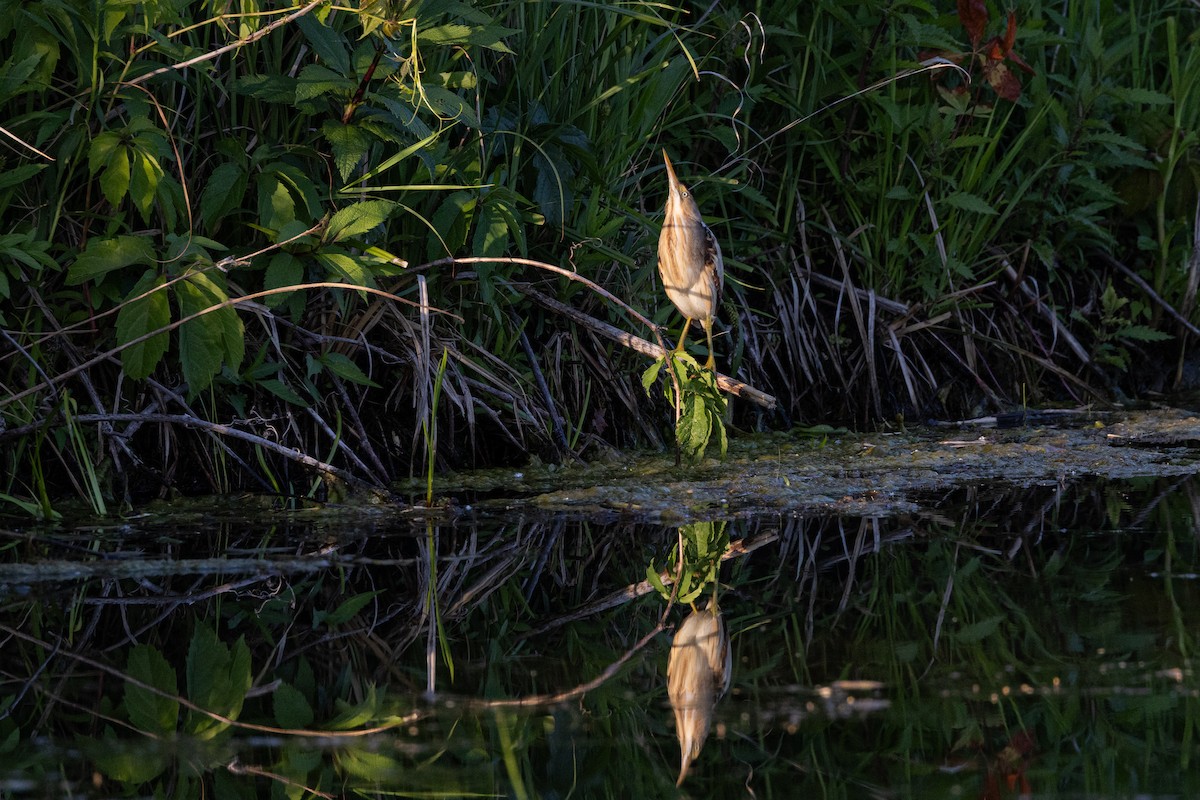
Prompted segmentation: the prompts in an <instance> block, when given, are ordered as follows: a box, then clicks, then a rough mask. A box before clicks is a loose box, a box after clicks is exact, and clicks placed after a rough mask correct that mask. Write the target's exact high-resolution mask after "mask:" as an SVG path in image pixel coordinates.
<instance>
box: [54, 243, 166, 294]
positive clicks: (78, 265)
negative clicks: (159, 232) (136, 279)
mask: <svg viewBox="0 0 1200 800" xmlns="http://www.w3.org/2000/svg"><path fill="white" fill-rule="evenodd" d="M153 263H154V250H153V248H151V246H150V243H149V242H148V241H147V240H146V239H144V238H142V237H140V236H116V237H113V238H111V239H92V240H91V241H90V242H89V243H88V246H87V249H86V250H84V251H83V252H82V253H81V254H80V255H79V258H77V259H75V263H74V264H72V265H71V267H70V268H69V269H68V270H67V283H68V284H69V285H71V286H76V285H78V284H81V283H84V282H85V281H89V280H92V279H93V278H99V277H101V276H102V275H105V274H107V273H109V272H112V271H113V270H117V269H121V268H122V267H128V266H130V265H132V264H145V265H147V266H149V265H151V264H153Z"/></svg>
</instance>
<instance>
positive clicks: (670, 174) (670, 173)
mask: <svg viewBox="0 0 1200 800" xmlns="http://www.w3.org/2000/svg"><path fill="white" fill-rule="evenodd" d="M663 161H665V162H667V180H668V181H670V182H671V188H675V187H676V186H678V185H679V178H677V177H675V166H674V165H673V164H672V163H671V157H670V156H669V155H667V151H666V150H663Z"/></svg>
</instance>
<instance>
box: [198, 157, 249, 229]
mask: <svg viewBox="0 0 1200 800" xmlns="http://www.w3.org/2000/svg"><path fill="white" fill-rule="evenodd" d="M246 183H247V176H246V170H245V169H244V168H243V167H242V166H241V165H240V164H234V163H232V162H226V163H224V164H221V165H220V166H218V167H217V168H216V169H214V170H213V172H212V175H210V176H209V178H208V184H207V185H206V186H205V187H204V191H203V192H201V194H200V219H201V220H203V221H204V226H205V227H206V228H208V229H209V230H210V231H211V230H212V228H213V227H214V226H215V225H216V224H217V223H218V222H220V221H221V219H222V218H224V217H225V216H226V215H227V214H229V213H230V212H232V211H234V210H236V209H238V208H241V205H242V199H243V198H244V197H245V196H246Z"/></svg>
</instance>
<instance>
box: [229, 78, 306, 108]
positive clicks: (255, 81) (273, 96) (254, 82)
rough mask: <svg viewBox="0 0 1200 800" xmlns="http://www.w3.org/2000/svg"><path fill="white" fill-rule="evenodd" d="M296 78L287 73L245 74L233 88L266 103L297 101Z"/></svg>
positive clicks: (239, 92)
mask: <svg viewBox="0 0 1200 800" xmlns="http://www.w3.org/2000/svg"><path fill="white" fill-rule="evenodd" d="M297 83H298V81H297V80H296V79H295V78H292V77H289V76H287V75H244V76H242V77H240V78H238V79H237V80H235V81H234V82H233V90H234V91H235V92H237V93H238V94H244V95H249V96H250V97H253V98H255V99H256V100H262V101H263V102H266V103H286V104H287V105H292V104H293V103H295V102H296V84H297Z"/></svg>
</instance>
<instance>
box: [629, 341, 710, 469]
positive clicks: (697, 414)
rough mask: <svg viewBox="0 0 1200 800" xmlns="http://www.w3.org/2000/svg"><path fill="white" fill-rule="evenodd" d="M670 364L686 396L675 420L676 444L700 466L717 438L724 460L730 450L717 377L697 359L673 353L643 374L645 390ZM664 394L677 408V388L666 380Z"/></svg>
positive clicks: (648, 388)
mask: <svg viewBox="0 0 1200 800" xmlns="http://www.w3.org/2000/svg"><path fill="white" fill-rule="evenodd" d="M668 363H669V364H670V369H672V370H674V372H675V377H676V379H677V380H678V382H679V388H680V390H681V392H682V394H683V402H682V404H681V405H682V410H681V413H680V415H679V419H678V420H676V421H675V443H676V445H677V446H678V447H679V452H680V455H681V456H682V457H683V459H684V460H685V461H687V462H688V463H689V464H698V463H700V461H702V460H703V459H704V453H705V451H706V450H707V449H708V444H709V442H710V441H712V439H713V437H714V436H715V437H716V439H717V445H718V446H719V447H720V450H721V458H724V457H725V453H726V452H727V451H728V449H729V439H728V438H727V436H726V433H725V408H726V401H725V395H724V394H723V393H722V392H721V390H720V389H719V388H718V387H717V376H716V373H714V372H713V371H712V370H708V369H701V367H700V364H699V363H698V362H697V361H696V359H694V358H692V357H691V356H690V355H688V354H687V353H680V352H676V351H672V352H671V353H669V354H668V355H667V356H665V357H663V358H660V359H659V360H658V361H655V362H654V364H652V365H651V366H650V368H649V369H647V370H646V371H645V373H643V374H642V387H643V388H645V390H646V392H647V393H649V392H650V387H651V386H653V385H654V382H655V381H656V380H657V379H658V375H659V373H660V372H661V371H662V368H663V366H664V364H668ZM663 383H664V392H665V393H666V396H667V402H669V403H671V404H672V405H674V401H675V386H674V382H672V381H671V380H665V381H664V382H663Z"/></svg>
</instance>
